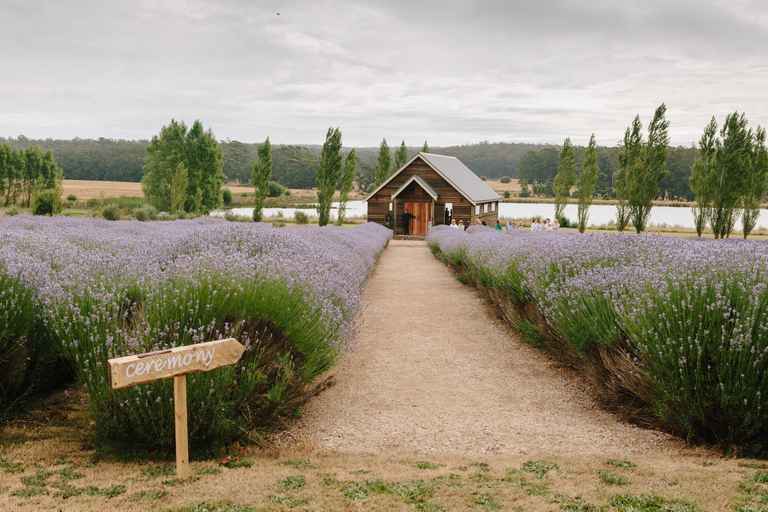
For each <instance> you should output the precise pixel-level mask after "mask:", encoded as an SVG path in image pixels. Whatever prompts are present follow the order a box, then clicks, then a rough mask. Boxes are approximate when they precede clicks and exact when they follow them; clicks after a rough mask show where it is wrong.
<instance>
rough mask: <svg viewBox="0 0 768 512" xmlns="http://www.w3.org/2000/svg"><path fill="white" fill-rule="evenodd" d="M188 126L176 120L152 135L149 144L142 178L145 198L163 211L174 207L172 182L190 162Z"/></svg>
mask: <svg viewBox="0 0 768 512" xmlns="http://www.w3.org/2000/svg"><path fill="white" fill-rule="evenodd" d="M186 140H187V127H186V125H185V124H184V123H182V122H178V121H176V120H175V119H172V120H171V122H170V123H169V124H168V125H167V126H163V127H162V128H161V129H160V133H159V134H158V135H155V136H154V137H152V141H151V142H150V143H149V146H148V147H147V159H146V162H145V164H144V178H143V179H142V181H141V185H142V188H143V189H144V197H145V198H146V199H147V201H148V202H149V203H150V204H151V205H152V206H154V207H155V208H157V209H158V210H160V211H170V210H171V181H172V180H173V177H174V175H175V174H176V171H177V170H178V168H179V164H183V163H185V161H186V151H187V143H186Z"/></svg>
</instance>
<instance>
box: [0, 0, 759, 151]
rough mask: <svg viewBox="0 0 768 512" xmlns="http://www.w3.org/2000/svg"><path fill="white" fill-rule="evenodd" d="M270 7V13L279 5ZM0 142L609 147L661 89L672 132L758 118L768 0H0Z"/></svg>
mask: <svg viewBox="0 0 768 512" xmlns="http://www.w3.org/2000/svg"><path fill="white" fill-rule="evenodd" d="M278 13H279V15H278ZM0 63H1V64H2V66H0V70H2V71H1V72H0V135H2V136H15V135H18V134H24V135H26V136H27V137H31V138H40V137H55V138H71V137H78V136H79V137H113V138H132V139H134V138H149V137H151V136H152V135H153V134H154V133H156V132H157V131H158V129H159V128H160V126H161V125H162V124H164V123H166V122H167V121H168V120H169V119H170V118H172V117H175V118H177V119H183V120H185V121H187V122H191V121H192V120H194V119H197V118H199V119H201V120H203V122H204V123H205V125H206V126H209V127H211V128H213V130H214V132H215V134H216V136H217V137H218V138H220V139H226V138H231V139H237V140H242V141H257V140H262V139H263V138H264V137H266V136H267V135H270V136H271V137H272V140H273V142H274V143H307V144H310V143H311V144H317V143H321V142H322V138H323V136H324V133H325V130H326V128H327V127H328V126H331V125H333V126H336V125H338V126H341V128H342V133H343V136H344V143H345V145H357V146H361V145H366V146H373V145H376V144H378V143H379V141H380V140H381V138H382V137H386V138H387V139H388V140H389V141H390V143H399V142H400V140H401V139H405V141H406V143H407V144H409V145H413V146H415V145H420V144H421V143H422V142H423V141H424V139H428V140H429V143H430V145H432V146H440V145H449V144H461V143H470V142H477V141H481V140H489V141H492V142H497V141H504V142H550V143H560V142H561V141H562V139H563V138H564V137H566V136H570V137H571V138H573V139H574V141H575V142H576V143H577V144H584V143H586V139H587V138H588V137H589V134H590V133H591V132H595V133H596V135H597V137H598V142H599V143H600V144H605V145H614V144H615V143H616V142H617V141H618V140H619V138H620V137H621V135H622V132H623V130H624V127H625V126H626V125H627V124H628V123H629V122H630V121H631V119H632V117H633V116H634V115H635V114H636V113H639V114H640V115H641V118H642V119H643V121H644V123H647V122H648V120H649V117H650V116H651V114H652V112H653V110H654V108H655V107H656V106H657V105H658V104H659V103H661V102H662V101H664V102H666V103H667V106H668V108H669V119H670V121H671V129H670V133H671V137H672V142H673V143H674V144H683V145H689V144H690V143H691V142H693V141H695V140H696V139H698V137H699V136H700V133H701V131H702V129H703V127H704V125H705V123H706V122H707V121H708V119H709V118H710V117H711V116H712V114H716V115H717V116H718V118H719V119H720V118H721V116H723V115H724V114H725V113H727V112H729V111H732V110H735V109H738V110H743V111H745V112H746V113H747V116H748V118H749V119H750V120H751V122H752V124H755V125H756V124H763V125H765V124H767V123H768V3H766V2H765V1H764V0H723V1H717V2H714V1H708V0H692V1H687V0H680V1H675V0H668V1H664V0H658V1H657V0H642V1H637V2H635V1H628V0H621V1H617V0H610V1H605V2H602V1H595V0H593V1H589V2H585V1H583V0H578V1H566V0H536V1H532V2H528V1H526V2H515V1H512V0H499V1H451V0H439V1H434V2H422V1H419V0H410V1H382V2H363V1H356V2H349V3H345V2H330V1H329V2H324V1H318V0H313V1H261V0H242V1H234V0H232V1H225V0H218V1H213V0H211V1H197V0H188V1H185V0H169V1H154V0H131V1H125V2H121V1H116V0H114V1H113V0H109V1H104V0H94V1H83V0H71V1H58V0H56V1H47V2H46V1H38V0H0Z"/></svg>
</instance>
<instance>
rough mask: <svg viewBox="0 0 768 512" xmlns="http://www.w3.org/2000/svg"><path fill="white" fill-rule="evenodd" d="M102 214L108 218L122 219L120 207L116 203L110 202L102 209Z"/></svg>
mask: <svg viewBox="0 0 768 512" xmlns="http://www.w3.org/2000/svg"><path fill="white" fill-rule="evenodd" d="M101 216H102V217H104V218H105V219H107V220H120V208H119V207H118V206H117V205H116V204H110V205H109V206H106V207H104V209H103V210H101Z"/></svg>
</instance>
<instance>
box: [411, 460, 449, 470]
mask: <svg viewBox="0 0 768 512" xmlns="http://www.w3.org/2000/svg"><path fill="white" fill-rule="evenodd" d="M415 466H416V468H418V469H439V468H441V467H443V465H442V464H435V463H434V462H427V461H421V462H417V463H416V464H415Z"/></svg>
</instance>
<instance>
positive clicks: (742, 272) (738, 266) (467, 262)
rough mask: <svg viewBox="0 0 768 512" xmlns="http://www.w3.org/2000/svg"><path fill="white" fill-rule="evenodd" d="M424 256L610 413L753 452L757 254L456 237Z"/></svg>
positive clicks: (539, 236) (765, 320)
mask: <svg viewBox="0 0 768 512" xmlns="http://www.w3.org/2000/svg"><path fill="white" fill-rule="evenodd" d="M429 242H430V244H431V245H432V246H433V250H434V251H435V252H436V253H437V254H438V255H439V256H440V257H442V258H443V259H445V260H446V261H448V262H449V263H451V264H453V265H454V266H457V267H459V268H460V270H461V271H462V273H463V275H464V278H465V279H468V280H470V281H472V282H473V283H475V284H477V285H479V286H480V287H482V288H484V289H486V290H488V291H489V295H490V296H491V297H492V298H495V299H496V300H497V301H500V302H501V301H504V302H507V303H509V304H511V305H513V309H514V311H513V312H512V313H511V314H510V315H509V317H510V318H511V320H512V321H513V323H519V324H520V325H521V326H522V327H523V330H524V331H525V330H530V328H531V326H534V327H535V328H536V335H537V336H539V337H541V338H546V339H547V340H548V341H549V343H550V346H551V348H553V349H554V350H555V351H556V352H557V353H558V355H564V354H566V355H567V354H573V355H575V357H576V359H577V360H578V362H579V364H580V365H581V366H582V368H583V369H585V370H587V371H588V372H589V374H590V375H592V376H594V377H595V378H596V379H595V380H596V383H597V384H598V385H599V386H600V387H601V389H602V391H603V393H604V395H605V397H606V398H610V400H608V401H609V402H612V403H611V405H619V406H624V409H625V410H628V409H631V411H630V410H628V412H631V413H632V414H633V415H635V419H647V417H648V416H652V417H653V418H655V422H656V423H657V424H658V423H661V424H662V425H663V426H665V427H667V428H669V429H672V430H674V431H676V432H677V433H679V434H681V435H683V436H686V437H688V438H693V439H699V440H704V441H707V442H716V443H721V444H723V445H726V446H729V447H733V446H738V447H740V448H742V449H744V450H746V451H754V452H765V451H766V448H767V447H766V446H765V444H764V439H766V435H768V410H767V409H766V408H767V407H768V403H767V402H766V394H768V379H766V378H765V375H766V370H767V369H768V360H767V359H766V358H767V357H768V274H767V273H766V272H767V271H768V246H766V245H765V244H764V243H761V242H750V241H738V240H729V241H725V242H722V241H721V242H714V241H705V240H685V239H679V238H667V237H654V236H626V235H612V234H591V235H586V236H572V235H568V234H557V233H529V232H520V233H514V234H512V235H509V234H502V233H497V232H495V231H493V230H489V229H471V230H470V231H468V232H466V233H465V232H462V231H457V230H451V229H443V228H440V227H438V228H435V229H434V230H433V231H432V233H431V235H430V237H429Z"/></svg>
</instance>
